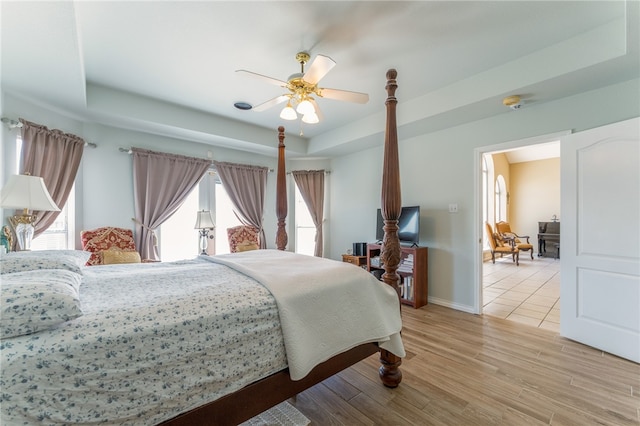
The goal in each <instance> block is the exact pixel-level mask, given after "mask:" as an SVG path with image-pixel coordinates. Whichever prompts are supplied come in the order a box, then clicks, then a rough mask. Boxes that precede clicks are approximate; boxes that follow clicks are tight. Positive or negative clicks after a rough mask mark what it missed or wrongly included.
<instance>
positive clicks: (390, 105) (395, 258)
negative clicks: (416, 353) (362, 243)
mask: <svg viewBox="0 0 640 426" xmlns="http://www.w3.org/2000/svg"><path fill="white" fill-rule="evenodd" d="M397 75H398V73H397V71H396V70H395V69H390V70H388V71H387V85H386V89H387V100H386V101H385V105H386V106H387V126H386V129H385V136H384V162H383V165H382V197H381V207H382V208H381V211H382V219H383V220H384V239H383V240H382V250H381V254H380V260H381V262H382V263H384V271H385V272H384V274H383V275H382V280H383V281H384V282H385V283H387V284H389V285H390V286H391V287H393V289H394V290H395V291H396V292H397V293H398V298H400V276H399V275H398V273H397V272H396V271H397V269H398V265H399V264H400V239H399V237H398V218H399V217H400V211H401V209H402V197H401V194H400V162H399V157H398V129H397V123H396V104H397V103H398V100H397V99H396V97H395V93H396V89H397V88H398V84H397V83H396V76H397ZM401 362H402V359H401V358H400V357H398V356H396V355H394V354H392V353H391V352H389V351H386V350H384V349H381V350H380V363H381V364H382V365H381V366H380V370H379V372H380V379H381V380H382V383H383V384H384V385H385V386H388V387H396V386H398V385H399V384H400V381H401V380H402V372H401V371H400V369H399V368H398V367H400V364H401Z"/></svg>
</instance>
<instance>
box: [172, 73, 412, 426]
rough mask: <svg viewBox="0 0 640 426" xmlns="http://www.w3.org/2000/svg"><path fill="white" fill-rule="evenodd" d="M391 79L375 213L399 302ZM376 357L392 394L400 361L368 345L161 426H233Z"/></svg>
mask: <svg viewBox="0 0 640 426" xmlns="http://www.w3.org/2000/svg"><path fill="white" fill-rule="evenodd" d="M396 76H397V72H396V70H394V69H390V70H389V71H387V75H386V77H387V85H386V90H387V100H386V101H385V105H386V109H387V124H386V128H385V138H384V161H383V168H382V194H381V205H382V209H381V210H382V218H383V220H384V231H385V235H384V239H383V242H382V244H383V250H382V261H383V262H384V268H385V273H384V274H383V275H382V280H383V281H384V282H385V283H386V284H388V285H390V286H392V287H393V288H394V289H395V290H396V292H398V297H400V293H399V292H400V276H399V275H398V274H397V272H396V271H397V269H398V265H399V263H400V240H399V238H398V218H399V217H400V210H401V206H402V200H401V196H400V168H399V157H398V135H397V124H396V104H397V100H396V97H395V91H396V89H397V87H398V85H397V83H396ZM278 140H279V144H278V171H277V181H276V215H277V218H278V229H277V232H276V247H277V248H278V249H279V250H284V249H285V247H286V245H287V233H286V230H285V218H286V215H287V194H286V170H285V161H284V149H285V145H284V127H282V126H280V127H278ZM378 351H379V352H380V363H381V366H380V368H379V370H378V372H379V375H380V379H381V380H382V383H383V384H384V385H385V386H387V387H391V388H395V387H397V386H398V385H399V384H400V381H401V380H402V372H401V371H400V369H399V367H400V363H401V358H399V357H397V356H395V355H394V354H392V353H390V352H388V351H386V350H383V349H379V348H378V345H377V344H375V343H368V344H365V345H360V346H357V347H355V348H353V349H351V350H349V351H347V352H343V353H341V354H339V355H337V356H335V357H333V358H331V359H329V360H327V361H325V362H323V363H322V364H320V365H318V366H316V367H315V368H314V369H313V370H312V371H311V372H310V373H309V374H308V375H307V376H306V377H304V378H303V379H302V380H298V381H293V380H291V378H290V376H289V370H288V369H285V370H282V371H280V372H278V373H275V374H273V375H271V376H269V377H267V378H264V379H262V380H259V381H257V382H255V383H252V384H250V385H248V386H246V387H244V388H242V389H240V390H238V391H236V392H234V393H232V394H229V395H226V396H224V397H222V398H219V399H217V400H215V401H213V402H210V403H208V404H205V405H203V406H200V407H198V408H196V409H194V410H191V411H189V412H187V413H184V414H181V415H179V416H177V417H175V418H173V419H171V420H168V421H166V422H164V423H162V424H163V425H170V426H187V425H189V426H192V425H211V424H215V425H237V424H239V423H242V422H243V421H245V420H248V419H250V418H252V417H254V416H256V415H257V414H259V413H261V412H263V411H265V410H267V409H269V408H271V407H273V406H274V405H277V404H279V403H280V402H282V401H285V400H287V399H288V398H291V397H293V396H295V395H296V394H298V393H300V392H302V391H304V390H305V389H308V388H310V387H311V386H314V385H316V384H317V383H320V382H321V381H323V380H325V379H327V378H329V377H331V376H333V375H334V374H336V373H338V372H340V371H342V370H344V369H345V368H347V367H350V366H352V365H354V364H356V363H357V362H359V361H361V360H363V359H365V358H367V357H369V356H370V355H372V354H374V353H376V352H378Z"/></svg>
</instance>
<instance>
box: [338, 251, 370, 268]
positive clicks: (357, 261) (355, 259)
mask: <svg viewBox="0 0 640 426" xmlns="http://www.w3.org/2000/svg"><path fill="white" fill-rule="evenodd" d="M342 261H343V262H347V263H351V264H352V265H356V266H360V267H361V268H365V267H366V266H367V256H354V255H352V254H343V255H342Z"/></svg>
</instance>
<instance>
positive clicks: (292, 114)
mask: <svg viewBox="0 0 640 426" xmlns="http://www.w3.org/2000/svg"><path fill="white" fill-rule="evenodd" d="M280 118H282V119H283V120H295V119H296V118H298V114H296V111H295V110H294V109H293V108H292V107H291V104H287V106H286V107H285V108H284V109H283V110H282V112H280Z"/></svg>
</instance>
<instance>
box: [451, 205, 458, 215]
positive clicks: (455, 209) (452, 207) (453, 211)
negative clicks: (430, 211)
mask: <svg viewBox="0 0 640 426" xmlns="http://www.w3.org/2000/svg"><path fill="white" fill-rule="evenodd" d="M449 213H458V205H457V204H449Z"/></svg>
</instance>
